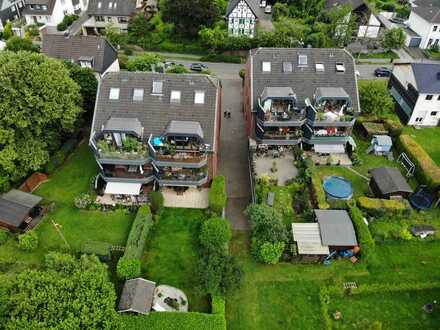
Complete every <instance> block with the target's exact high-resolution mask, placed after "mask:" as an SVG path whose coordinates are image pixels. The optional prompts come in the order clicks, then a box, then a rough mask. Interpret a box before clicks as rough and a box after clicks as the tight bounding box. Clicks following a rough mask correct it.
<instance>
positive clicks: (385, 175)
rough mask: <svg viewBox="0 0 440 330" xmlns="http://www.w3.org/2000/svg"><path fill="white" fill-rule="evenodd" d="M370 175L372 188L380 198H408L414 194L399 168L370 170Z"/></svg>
mask: <svg viewBox="0 0 440 330" xmlns="http://www.w3.org/2000/svg"><path fill="white" fill-rule="evenodd" d="M370 174H371V179H370V188H371V190H372V191H373V193H374V195H376V196H377V197H379V198H388V199H389V198H407V197H408V196H409V195H410V194H412V193H413V190H412V189H411V187H410V186H409V184H408V182H406V180H405V178H404V177H403V175H402V173H400V171H399V169H398V168H395V167H378V168H373V169H371V170H370Z"/></svg>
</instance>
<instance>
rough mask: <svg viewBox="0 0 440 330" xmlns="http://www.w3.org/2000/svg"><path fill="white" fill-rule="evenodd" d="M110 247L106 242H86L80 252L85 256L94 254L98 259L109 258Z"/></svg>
mask: <svg viewBox="0 0 440 330" xmlns="http://www.w3.org/2000/svg"><path fill="white" fill-rule="evenodd" d="M111 247H112V245H111V244H110V243H107V242H99V241H86V242H85V243H84V245H83V246H82V248H81V252H82V253H85V254H94V255H96V256H98V257H105V258H109V257H110V252H111Z"/></svg>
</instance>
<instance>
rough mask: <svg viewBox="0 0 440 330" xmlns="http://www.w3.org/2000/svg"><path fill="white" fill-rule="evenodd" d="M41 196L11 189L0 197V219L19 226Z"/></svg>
mask: <svg viewBox="0 0 440 330" xmlns="http://www.w3.org/2000/svg"><path fill="white" fill-rule="evenodd" d="M42 199H43V198H42V197H39V196H35V195H32V194H29V193H25V192H23V191H20V190H11V191H9V192H8V193H6V194H4V195H2V196H1V197H0V221H2V222H4V223H7V224H8V225H11V226H13V227H19V226H20V225H21V224H22V223H23V221H24V220H25V218H26V216H27V215H28V213H29V211H30V210H31V209H32V208H34V207H35V206H36V205H38V203H40V202H41V200H42Z"/></svg>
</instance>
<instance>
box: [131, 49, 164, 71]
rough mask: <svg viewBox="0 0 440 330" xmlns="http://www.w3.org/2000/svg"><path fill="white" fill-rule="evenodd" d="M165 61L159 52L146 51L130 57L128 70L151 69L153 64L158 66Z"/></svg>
mask: <svg viewBox="0 0 440 330" xmlns="http://www.w3.org/2000/svg"><path fill="white" fill-rule="evenodd" d="M163 61H164V58H163V57H162V56H161V55H159V54H153V53H144V54H142V55H139V56H136V57H133V58H130V59H128V62H127V69H128V71H151V70H152V69H153V66H156V67H157V66H158V65H159V64H160V63H162V62H163Z"/></svg>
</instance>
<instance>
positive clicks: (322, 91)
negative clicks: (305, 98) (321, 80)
mask: <svg viewBox="0 0 440 330" xmlns="http://www.w3.org/2000/svg"><path fill="white" fill-rule="evenodd" d="M315 99H316V102H318V103H320V102H321V100H322V99H326V100H327V99H330V100H345V101H348V102H350V100H351V99H350V95H348V94H347V92H346V91H345V89H343V88H342V87H318V88H317V89H316V92H315Z"/></svg>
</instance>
